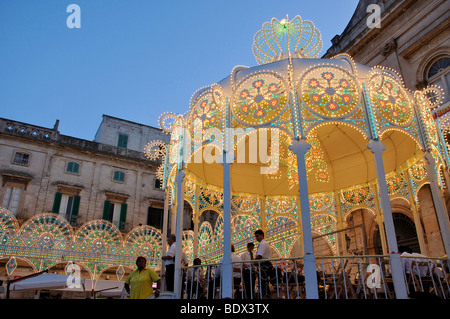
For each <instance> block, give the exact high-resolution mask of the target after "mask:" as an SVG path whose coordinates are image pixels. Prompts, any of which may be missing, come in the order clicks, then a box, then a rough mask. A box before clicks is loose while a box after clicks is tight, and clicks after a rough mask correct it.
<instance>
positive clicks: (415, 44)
mask: <svg viewBox="0 0 450 319" xmlns="http://www.w3.org/2000/svg"><path fill="white" fill-rule="evenodd" d="M377 9H379V13H380V16H379V18H380V19H379V24H378V25H377V24H376V23H375V22H376V20H375V18H376V12H375V10H377ZM449 17H450V3H449V1H446V0H432V1H427V0H381V1H380V0H361V1H359V3H358V5H357V8H356V9H355V12H354V14H353V16H352V18H351V19H350V21H349V23H348V24H347V26H346V28H345V29H344V31H343V32H342V33H341V34H340V35H336V36H335V37H334V38H333V39H332V40H331V42H332V45H331V47H330V48H329V49H328V50H327V52H326V53H325V55H324V57H325V58H330V57H332V56H334V55H336V54H340V53H347V54H348V55H350V56H351V57H352V58H353V59H354V60H355V62H357V63H361V64H364V65H368V66H376V65H379V66H383V67H387V68H390V69H393V70H395V71H396V72H397V73H398V74H400V76H401V77H402V78H403V80H404V83H405V85H406V87H407V88H409V89H411V90H417V89H423V88H425V87H427V86H430V85H437V86H439V87H440V88H441V89H442V90H443V92H444V97H443V100H442V103H441V106H440V107H438V108H436V109H434V110H433V111H432V112H433V114H434V116H435V118H437V119H439V121H438V125H439V126H441V128H442V131H443V133H444V134H443V135H444V136H445V137H447V136H446V135H447V133H446V130H447V129H446V125H447V124H445V122H446V120H445V117H446V116H447V115H448V111H449V110H450V107H449V106H450V99H449V97H450V89H449V88H450V19H449ZM449 145H450V144H449V143H448V139H447V146H449ZM444 175H447V176H448V167H447V172H445V174H444ZM446 183H448V181H446ZM444 185H446V184H444ZM442 192H443V195H444V198H445V204H446V206H447V210H448V211H449V212H450V210H449V209H448V208H450V196H449V194H448V187H445V189H442ZM418 200H419V203H420V204H419V206H418V207H411V204H410V203H406V202H405V201H395V202H392V203H391V205H392V210H393V217H394V223H395V227H396V232H397V237H398V241H399V246H407V247H410V248H412V249H413V250H414V251H416V252H421V253H423V254H426V255H429V256H439V255H442V254H444V253H445V251H444V247H443V244H442V237H441V233H440V229H439V226H438V223H437V219H436V212H435V209H434V206H433V202H432V199H431V194H430V190H429V186H428V185H424V186H423V187H422V189H421V190H420V192H419V193H418ZM346 222H347V226H348V227H349V231H348V232H347V233H348V236H349V238H350V241H349V243H350V247H349V250H350V251H352V250H354V251H357V252H360V253H361V252H362V251H363V250H365V251H366V252H368V253H381V251H380V241H381V238H380V232H379V229H378V228H379V225H381V224H382V221H381V220H377V218H376V217H375V216H373V215H372V214H370V213H368V212H367V211H364V210H359V211H356V212H354V213H352V214H351V215H349V217H348V220H347V221H346ZM355 226H358V227H355ZM363 235H364V236H363ZM363 238H364V241H365V242H364V243H363V242H362V240H363Z"/></svg>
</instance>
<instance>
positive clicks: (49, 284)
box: [9, 273, 84, 290]
mask: <svg viewBox="0 0 450 319" xmlns="http://www.w3.org/2000/svg"><path fill="white" fill-rule="evenodd" d="M73 284H77V285H78V284H79V285H82V284H84V278H76V281H75V282H73V277H69V276H65V275H58V274H52V273H43V274H41V275H38V276H35V277H31V278H27V279H24V280H20V281H16V282H14V283H11V285H10V286H9V290H27V289H28V290H31V289H34V290H40V289H58V288H67V287H69V286H70V285H73Z"/></svg>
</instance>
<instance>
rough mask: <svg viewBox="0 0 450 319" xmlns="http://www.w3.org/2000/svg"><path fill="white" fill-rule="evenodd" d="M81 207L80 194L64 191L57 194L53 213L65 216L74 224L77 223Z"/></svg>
mask: <svg viewBox="0 0 450 319" xmlns="http://www.w3.org/2000/svg"><path fill="white" fill-rule="evenodd" d="M79 207H80V196H78V195H68V194H62V193H59V192H58V193H56V194H55V200H54V202H53V209H52V211H53V213H55V214H58V215H60V216H61V217H63V218H65V219H66V220H67V221H68V222H69V223H70V224H71V225H72V226H75V225H76V221H77V218H78V209H79Z"/></svg>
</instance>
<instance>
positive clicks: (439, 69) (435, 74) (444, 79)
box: [426, 56, 450, 103]
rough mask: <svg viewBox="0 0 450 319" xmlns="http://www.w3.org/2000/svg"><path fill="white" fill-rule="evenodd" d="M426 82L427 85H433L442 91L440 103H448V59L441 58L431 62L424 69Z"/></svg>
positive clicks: (449, 92)
mask: <svg viewBox="0 0 450 319" xmlns="http://www.w3.org/2000/svg"><path fill="white" fill-rule="evenodd" d="M426 81H427V84H428V85H431V84H434V85H437V86H440V87H441V88H442V90H444V98H443V100H442V103H445V102H447V101H449V97H450V89H449V88H450V57H449V56H441V57H439V58H437V59H435V60H433V61H432V63H431V64H430V66H429V67H428V68H427V69H426Z"/></svg>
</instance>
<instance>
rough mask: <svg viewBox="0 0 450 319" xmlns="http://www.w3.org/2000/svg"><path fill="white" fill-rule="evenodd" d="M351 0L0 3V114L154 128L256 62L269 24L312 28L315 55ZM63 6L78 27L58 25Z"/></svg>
mask: <svg viewBox="0 0 450 319" xmlns="http://www.w3.org/2000/svg"><path fill="white" fill-rule="evenodd" d="M357 3H358V1H357V0H339V1H336V0H316V1H310V0H297V1H294V0H289V1H286V0H277V1H273V0H272V1H266V0H259V1H254V0H251V1H246V0H241V1H234V0H228V1H216V0H209V1H203V0H202V1H200V0H191V1H154V0H70V1H66V0H39V1H37V0H28V1H25V0H1V1H0V117H2V118H7V119H12V120H16V121H20V122H26V123H30V124H34V125H38V126H44V127H50V128H51V127H53V125H54V124H55V121H56V120H57V119H59V120H60V125H59V131H60V133H61V134H65V135H70V136H74V137H78V138H83V139H87V140H93V139H94V135H95V133H96V131H97V128H98V126H99V125H100V122H101V120H102V115H103V114H107V115H111V116H115V117H119V118H123V119H126V120H130V121H133V122H138V123H142V124H146V125H150V126H155V127H159V124H158V120H159V117H160V115H161V114H162V113H164V112H173V113H177V114H184V113H186V112H187V111H188V110H189V102H190V98H191V96H192V94H193V93H194V92H195V91H197V90H198V89H200V88H201V87H204V86H207V85H210V84H213V83H215V82H218V81H220V80H221V79H223V78H225V77H227V76H228V75H229V74H230V73H231V70H232V69H233V67H234V66H236V65H245V66H249V67H251V66H255V65H257V62H256V59H255V57H254V55H253V52H252V42H253V36H254V35H255V33H256V32H257V31H258V30H259V29H260V28H261V26H262V24H263V23H264V22H266V21H270V20H271V19H272V18H273V17H275V18H277V19H279V20H280V19H283V18H285V17H286V15H288V16H289V17H290V18H294V17H295V16H296V15H300V16H301V17H302V18H303V19H305V20H311V21H313V22H314V24H315V26H316V27H317V28H318V29H319V30H320V32H321V35H322V41H323V47H322V51H321V53H320V54H319V57H320V56H322V55H323V54H324V53H325V52H326V50H327V49H328V48H329V47H330V46H331V39H332V38H333V37H334V36H335V35H336V34H341V33H342V31H343V30H344V29H345V27H346V25H347V23H348V22H349V20H350V18H351V17H352V15H353V13H354V11H355V9H356V6H357ZM70 4H77V5H78V6H79V7H80V9H81V15H80V18H81V28H72V29H71V28H69V27H68V26H67V24H66V20H67V18H68V17H69V16H70V14H71V12H66V9H67V7H68V6H69V5H70Z"/></svg>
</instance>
